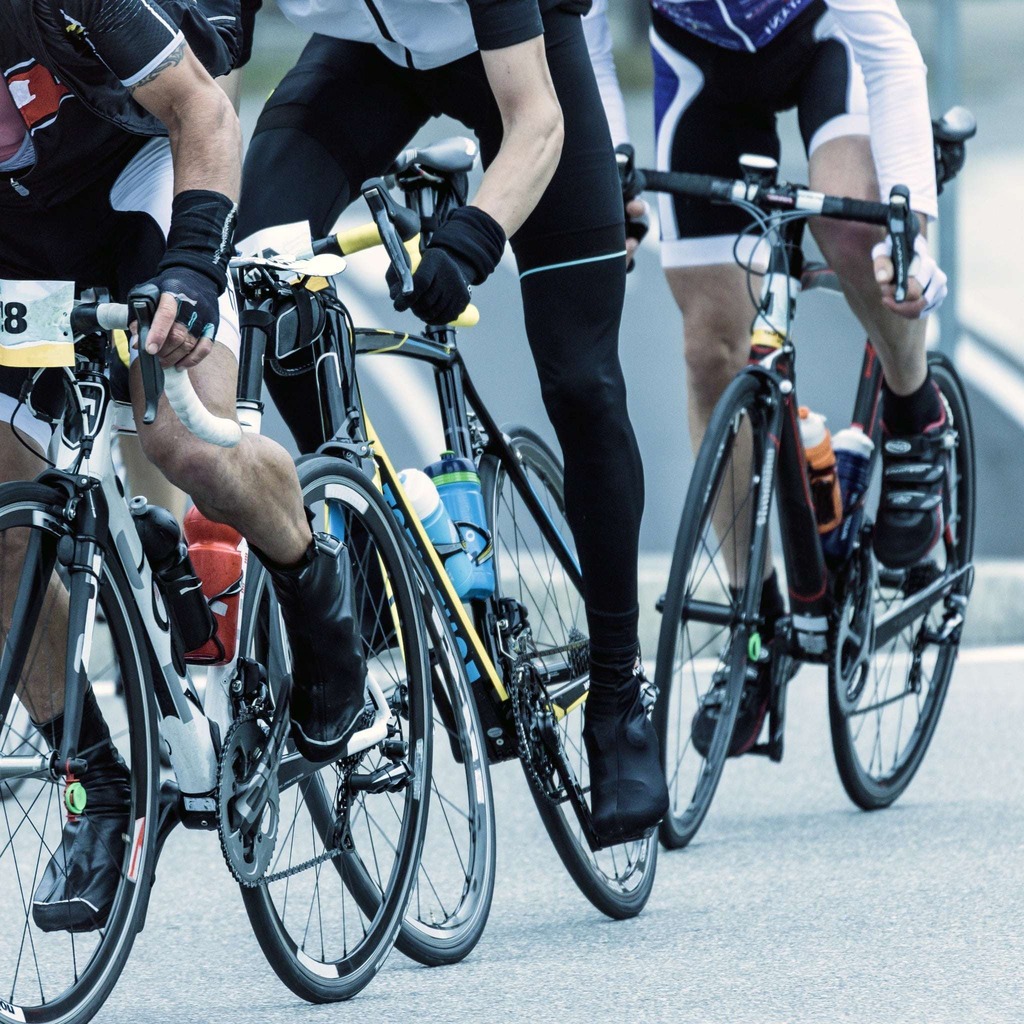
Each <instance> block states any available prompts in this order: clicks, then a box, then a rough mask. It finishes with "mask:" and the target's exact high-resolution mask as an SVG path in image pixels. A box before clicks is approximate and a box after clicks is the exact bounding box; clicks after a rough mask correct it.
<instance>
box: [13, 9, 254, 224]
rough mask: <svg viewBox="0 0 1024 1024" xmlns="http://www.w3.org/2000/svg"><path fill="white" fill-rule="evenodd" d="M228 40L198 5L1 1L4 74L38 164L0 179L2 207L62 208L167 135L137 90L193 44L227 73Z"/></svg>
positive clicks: (213, 68) (211, 65)
mask: <svg viewBox="0 0 1024 1024" xmlns="http://www.w3.org/2000/svg"><path fill="white" fill-rule="evenodd" d="M204 3H205V0H204ZM228 3H229V5H230V6H229V8H228V9H229V10H233V11H235V12H236V13H237V11H238V4H237V0H228ZM197 29H198V31H197ZM220 39H221V35H220V34H219V28H217V27H214V26H212V25H211V24H210V22H209V21H208V20H207V19H206V17H205V15H203V13H202V12H201V11H200V10H199V9H198V8H197V7H196V6H195V4H192V3H190V0H170V2H168V0H161V2H157V0H0V74H2V75H3V76H4V79H5V81H6V82H7V87H8V88H9V89H10V92H11V96H12V97H13V98H14V102H15V104H16V105H17V107H18V109H19V111H20V113H21V117H22V119H23V120H24V122H25V127H26V130H27V131H28V132H29V133H30V136H31V139H32V144H33V148H34V150H35V158H36V159H35V164H34V165H33V166H32V167H31V168H30V169H27V170H24V171H19V172H17V173H15V174H14V175H13V176H11V175H4V176H3V178H0V205H3V206H10V205H12V204H19V203H24V202H34V203H38V204H41V205H44V206H49V205H53V204H54V203H58V202H61V201H63V200H65V199H68V198H69V197H71V196H72V195H74V194H75V193H76V192H77V191H79V190H81V189H83V188H85V187H87V186H88V185H90V184H91V183H92V182H94V181H96V180H97V179H98V178H100V177H101V176H102V175H103V174H105V173H106V172H107V171H109V170H110V168H111V167H114V166H120V165H123V164H124V163H126V162H127V161H128V160H129V159H130V158H131V156H132V155H133V154H134V153H135V152H136V151H137V150H138V149H139V148H140V146H141V145H142V144H143V143H144V142H145V141H146V139H147V138H150V137H152V136H156V135H164V134H166V130H165V128H164V127H163V125H161V124H160V122H159V121H157V120H156V119H155V118H153V117H152V116H150V115H149V114H147V113H146V112H145V111H144V110H143V109H142V108H141V107H140V106H139V105H138V104H137V103H135V101H134V100H133V99H132V98H131V93H130V89H131V88H132V87H133V86H135V85H138V84H139V82H141V81H142V80H143V79H144V78H145V77H146V76H147V75H149V74H151V73H152V72H153V70H155V69H156V68H157V67H159V66H160V64H161V63H163V62H164V61H165V60H167V58H168V56H169V55H170V54H172V53H173V52H174V51H175V50H176V49H177V48H178V47H179V46H181V45H182V44H183V43H184V42H186V40H187V42H188V43H189V45H191V46H192V47H193V49H195V50H196V52H197V56H199V57H200V59H201V60H203V63H204V64H206V66H207V67H208V69H210V70H211V72H213V73H221V74H222V73H224V72H225V71H227V70H228V69H229V67H230V66H231V62H232V57H233V54H231V53H230V52H229V49H228V48H227V47H221V46H220V45H219V40H220Z"/></svg>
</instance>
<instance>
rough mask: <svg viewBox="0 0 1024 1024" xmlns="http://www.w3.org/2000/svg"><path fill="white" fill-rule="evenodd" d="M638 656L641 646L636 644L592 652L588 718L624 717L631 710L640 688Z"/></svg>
mask: <svg viewBox="0 0 1024 1024" xmlns="http://www.w3.org/2000/svg"><path fill="white" fill-rule="evenodd" d="M638 654H639V646H638V645H637V644H635V643H633V644H630V645H629V646H628V647H620V648H619V649H618V650H603V651H600V652H598V653H596V654H595V652H594V651H593V650H591V652H590V695H589V696H588V697H587V712H588V715H589V714H592V713H594V712H597V713H598V714H600V713H605V714H621V713H622V712H624V711H628V710H629V708H630V706H631V705H632V704H633V702H634V700H635V699H636V691H637V686H639V680H638V679H637V676H636V673H635V672H634V669H635V668H636V661H637V656H638Z"/></svg>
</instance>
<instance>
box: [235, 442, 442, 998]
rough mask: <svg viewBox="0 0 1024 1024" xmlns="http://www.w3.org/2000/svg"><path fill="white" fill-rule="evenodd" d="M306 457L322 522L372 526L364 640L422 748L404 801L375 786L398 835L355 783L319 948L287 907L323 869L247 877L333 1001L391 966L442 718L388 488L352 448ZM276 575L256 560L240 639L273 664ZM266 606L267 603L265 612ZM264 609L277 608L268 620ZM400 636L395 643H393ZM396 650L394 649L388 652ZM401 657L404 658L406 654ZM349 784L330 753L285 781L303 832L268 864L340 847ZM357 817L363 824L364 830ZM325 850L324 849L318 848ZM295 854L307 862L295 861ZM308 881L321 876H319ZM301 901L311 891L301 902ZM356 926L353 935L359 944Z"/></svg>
mask: <svg viewBox="0 0 1024 1024" xmlns="http://www.w3.org/2000/svg"><path fill="white" fill-rule="evenodd" d="M297 469H298V474H299V482H300V484H301V486H302V493H303V500H304V502H305V504H306V505H308V506H317V507H320V508H321V510H323V511H324V513H325V515H329V517H330V520H331V521H330V523H329V524H320V525H319V526H318V527H317V528H323V527H324V526H328V527H329V532H334V533H335V534H336V535H338V534H340V533H341V532H342V528H341V524H342V523H344V527H343V529H344V532H345V536H346V538H347V539H348V541H351V538H352V536H353V535H354V534H355V532H356V531H359V530H363V531H365V536H366V538H368V539H367V540H366V541H365V542H364V544H363V547H362V548H361V549H360V550H359V551H358V552H357V551H356V550H355V547H354V545H353V543H351V542H350V543H348V544H347V548H346V552H347V555H348V557H350V558H352V559H353V562H354V563H355V564H354V572H353V583H354V587H355V593H356V600H357V607H359V608H360V611H361V614H362V615H363V627H364V629H363V636H364V643H365V645H366V650H367V656H368V664H369V665H370V666H371V667H370V668H369V669H368V671H372V672H374V673H376V674H379V675H381V676H382V677H385V676H386V677H387V678H382V680H381V685H382V688H383V689H384V690H385V693H386V695H387V696H388V699H389V703H390V704H391V706H392V711H393V714H394V716H395V719H394V720H395V721H397V722H399V723H400V726H401V738H402V739H403V740H404V742H405V743H406V744H407V745H408V752H407V755H406V757H407V759H408V758H411V759H412V777H411V779H410V780H409V781H408V783H407V784H406V785H405V787H404V788H403V789H402V790H401V791H399V796H400V797H401V801H400V806H399V807H396V806H395V803H394V802H393V801H391V795H390V794H389V793H385V794H374V798H375V799H376V798H380V802H379V803H378V804H375V808H376V807H379V808H382V809H384V808H389V809H390V810H392V811H394V813H395V815H396V816H397V817H398V825H397V826H396V829H397V831H396V833H395V837H394V839H393V840H391V839H390V837H388V836H387V835H386V834H385V830H384V828H383V826H382V825H381V824H380V823H379V822H378V821H377V819H376V818H375V817H374V815H371V813H370V810H369V808H368V807H367V802H368V800H369V799H370V796H369V795H368V794H358V795H356V796H355V797H353V796H352V795H351V794H348V796H347V797H345V799H351V801H352V804H353V810H352V811H351V812H350V814H349V818H348V821H349V827H350V829H351V830H352V831H353V835H352V847H351V849H350V850H349V852H347V853H344V854H342V855H339V856H335V857H332V858H330V859H329V860H327V861H326V862H325V861H321V863H322V864H324V865H325V866H324V868H323V869H318V870H317V872H316V875H315V878H313V881H312V883H311V884H312V885H313V887H314V888H313V892H312V895H311V896H310V899H309V913H308V914H307V917H308V916H309V914H312V913H313V911H312V908H313V907H314V904H315V906H316V912H315V915H313V916H317V917H319V919H320V924H319V941H320V949H319V952H317V950H316V948H315V946H316V937H317V936H316V934H315V927H316V926H314V934H313V936H312V939H310V936H309V934H308V931H309V926H308V921H307V924H306V931H304V932H303V931H302V922H303V917H302V913H301V912H300V913H299V915H298V918H296V917H295V916H294V915H293V916H292V918H288V916H287V915H288V910H289V906H288V903H289V900H291V902H292V906H293V907H294V905H295V902H296V900H299V901H301V900H302V899H303V897H302V896H301V895H299V896H296V895H295V892H296V891H300V890H299V889H298V887H299V883H298V882H295V881H294V880H295V879H298V878H302V877H304V876H309V875H310V870H312V869H309V870H305V871H299V873H296V874H293V875H292V876H291V877H289V878H284V879H282V881H281V882H272V883H271V884H269V885H261V886H257V887H253V888H250V887H245V886H243V887H242V900H243V903H244V904H245V909H246V912H247V914H248V916H249V921H250V923H251V925H252V928H253V931H254V933H255V935H256V939H257V941H258V942H259V944H260V947H261V949H262V950H263V952H264V954H265V955H266V957H267V960H268V962H269V963H270V965H271V966H272V968H273V969H274V971H275V972H276V974H277V975H278V977H279V978H280V979H281V981H282V982H284V984H285V985H286V986H287V987H288V988H289V989H291V991H292V992H294V993H295V994H296V995H298V996H300V997H301V998H303V999H305V1000H306V1001H308V1002H312V1003H325V1002H335V1001H340V1000H345V999H350V998H352V997H353V996H355V995H356V994H357V993H359V992H360V991H362V989H363V988H365V987H366V985H368V984H369V983H370V981H372V980H373V978H374V976H375V975H376V974H377V972H378V971H379V970H380V968H381V967H382V966H383V964H384V962H385V960H386V959H387V957H388V955H389V954H390V952H391V949H392V947H393V946H394V943H395V939H396V938H397V936H398V932H399V929H400V928H401V925H402V920H403V917H404V914H405V910H406V906H407V903H408V899H409V894H410V892H411V890H412V886H413V883H414V881H415V877H416V873H417V870H418V866H419V859H420V853H421V850H422V846H423V840H424V835H425V830H426V826H427V812H428V805H429V787H424V786H423V785H422V780H423V777H424V776H425V775H429V772H430V770H431V747H432V729H431V728H429V725H428V723H429V722H430V716H431V686H430V673H429V668H428V663H427V652H426V646H425V643H424V626H423V622H422V615H421V612H420V608H419V597H418V594H417V593H416V591H415V590H414V586H413V581H412V577H411V575H410V570H409V566H408V563H407V556H406V551H405V548H404V545H403V543H402V540H401V535H400V532H399V527H398V524H397V522H396V520H395V517H394V515H393V513H392V512H391V510H390V508H389V507H388V505H387V503H386V502H385V501H384V498H383V497H382V495H381V493H380V492H379V491H378V490H377V489H376V488H375V487H374V486H373V485H372V483H371V482H370V480H368V479H367V477H366V476H365V475H364V474H363V473H361V472H360V471H359V470H357V469H355V468H354V467H353V466H351V465H350V464H348V463H347V462H345V461H344V460H341V459H336V458H331V457H327V456H312V457H309V458H306V459H303V460H302V461H301V462H300V463H299V465H298V466H297ZM327 502H330V503H332V504H331V505H330V511H329V512H327V511H326V510H327V508H328V506H327ZM371 545H372V546H371ZM376 559H379V560H380V561H379V562H377V561H376ZM374 566H382V567H383V568H382V570H381V571H382V572H386V578H387V581H388V588H386V590H384V591H380V592H376V591H374V592H372V593H371V590H372V589H373V588H372V587H371V586H370V585H369V582H368V581H369V579H370V576H369V573H371V572H372V571H375V570H373V567H374ZM382 578H383V576H382ZM267 582H268V577H267V574H266V572H265V570H264V569H263V567H262V566H260V565H259V563H258V562H257V561H256V560H255V559H254V558H253V559H251V560H250V563H249V570H248V571H247V580H246V588H247V591H248V593H247V594H246V598H245V605H244V608H243V627H242V633H241V638H240V642H241V644H242V646H241V648H240V649H241V650H242V651H243V652H250V653H251V652H253V651H256V652H257V653H260V654H262V655H263V656H264V657H265V659H266V662H268V663H269V668H270V671H271V672H272V673H273V672H275V671H278V672H279V671H283V669H284V668H286V667H287V664H286V658H287V655H286V651H287V648H286V646H285V640H284V638H283V631H282V630H281V627H280V619H279V616H278V614H277V613H276V601H275V599H273V598H272V597H271V596H270V590H269V588H268V586H267ZM261 609H262V610H265V611H263V612H261ZM392 609H393V610H392ZM261 614H265V615H266V620H265V624H266V628H265V629H264V630H263V632H261V622H260V616H261ZM367 616H369V619H368V618H367ZM396 624H397V628H396ZM275 630H277V632H276V634H275ZM370 631H372V636H371V633H370ZM385 634H386V635H385ZM261 636H262V637H263V639H262V640H261ZM261 643H264V644H265V649H263V650H260V649H259V647H260V644H261ZM391 643H394V644H395V645H396V646H394V647H392V646H390V644H391ZM382 645H387V646H382ZM385 658H387V659H388V661H387V662H386V663H385ZM398 659H400V660H401V664H400V665H398ZM270 682H271V686H272V688H275V689H276V684H277V683H278V682H279V679H275V678H273V676H271V679H270ZM289 749H290V745H289ZM382 749H383V747H382V746H381V745H379V746H378V747H374V748H371V750H370V751H368V752H366V753H365V754H364V755H361V756H362V757H363V758H364V759H369V762H370V763H369V764H368V765H367V767H371V768H375V767H376V766H379V765H382V764H386V763H388V762H387V761H386V760H385V759H384V757H383V755H382V754H381V753H380V751H381V750H382ZM360 767H362V762H361V764H360ZM332 784H333V786H334V790H333V793H332V792H331V785H332ZM341 788H342V782H341V775H340V772H339V769H338V767H337V765H328V766H326V767H325V768H324V769H322V770H321V771H319V772H318V773H316V774H314V775H313V776H311V777H309V778H308V779H306V780H305V781H304V782H303V783H302V784H300V785H299V786H292V787H291V792H292V793H293V799H292V798H289V797H288V796H287V794H288V792H289V791H288V790H282V799H281V815H280V817H281V824H282V826H283V825H284V823H285V820H286V818H287V817H288V814H287V812H286V804H287V802H288V801H289V800H291V801H292V802H293V804H294V816H293V819H292V820H293V824H292V826H291V829H290V834H291V836H292V839H291V845H289V840H288V837H287V835H286V837H285V841H284V842H282V838H281V837H280V836H279V837H278V841H277V847H276V848H275V853H274V857H275V860H274V862H273V863H272V864H271V867H270V868H269V871H270V872H271V873H278V872H281V871H282V870H288V869H289V865H283V864H282V862H281V858H282V857H284V856H285V849H286V848H287V856H288V857H289V858H290V861H289V863H290V865H291V867H294V868H296V870H298V869H299V868H300V867H301V865H303V864H305V863H306V861H307V860H308V859H311V858H308V857H307V856H306V854H308V853H309V852H310V851H312V852H313V856H314V857H318V856H322V855H325V854H326V853H327V852H328V851H329V850H333V849H336V848H337V847H335V846H333V845H332V846H330V847H328V845H327V844H328V843H329V842H332V843H333V842H335V841H336V840H335V839H334V836H335V807H336V801H337V800H338V799H339V797H340V794H341ZM376 813H377V812H376V810H375V812H374V814H376ZM300 815H304V816H306V817H308V819H309V828H308V831H309V833H310V838H309V843H310V846H309V847H305V846H303V847H300V850H299V851H298V852H296V850H295V841H294V837H295V836H296V835H298V834H299V833H300V832H302V833H303V834H304V833H305V832H306V831H307V829H306V827H305V825H304V824H303V825H302V826H297V825H296V822H298V821H299V817H300ZM360 816H362V817H363V818H364V819H365V821H364V824H363V825H360ZM389 820H390V819H389ZM375 828H376V829H378V831H380V832H381V833H382V834H385V840H387V842H382V843H381V844H380V845H382V846H388V848H389V849H390V851H391V855H390V869H389V868H388V866H387V863H385V866H384V868H383V870H382V869H381V867H380V859H381V858H383V857H385V855H386V851H385V850H381V849H378V843H377V842H376V841H375V840H374V829H375ZM357 829H358V830H360V831H359V832H358V833H357V832H356V831H355V830H357ZM304 841H305V840H303V842H304ZM318 850H319V853H317V852H316V851H318ZM278 851H280V852H278ZM291 860H294V861H295V862H297V863H295V864H291ZM327 865H333V866H334V870H333V871H328V870H326V866H327ZM374 872H376V880H375V879H374ZM321 879H323V880H324V884H325V887H326V886H327V885H333V886H335V887H337V889H336V891H337V892H338V893H339V894H340V899H337V898H333V899H325V898H324V897H323V896H322V895H321V893H320V882H321ZM282 884H284V885H285V886H286V888H285V889H284V890H283V891H284V896H283V898H281V900H280V906H279V905H278V903H277V902H275V900H276V899H278V894H279V893H281V892H282V890H281V889H280V888H277V887H279V886H280V885H282ZM305 884H306V885H309V884H310V882H309V879H308V878H307V880H306V883H305ZM374 890H376V896H375V897H373V898H369V897H368V895H367V894H368V893H369V892H372V891H374ZM301 907H302V904H301V902H300V911H301ZM328 915H330V916H332V918H333V921H329V922H328V926H327V928H326V934H325V927H324V917H325V916H328ZM353 918H354V920H353ZM296 920H298V922H299V923H298V925H297V926H296V927H297V928H298V931H299V932H300V933H301V934H299V935H296V934H293V931H292V924H291V923H290V922H294V921H296ZM339 925H340V933H339ZM350 934H351V935H352V936H354V939H353V942H354V944H353V946H352V947H351V948H350V947H349V940H350ZM328 942H333V943H335V944H339V943H340V946H338V948H339V951H340V955H335V954H334V952H333V951H332V952H328V950H327V943H328ZM307 947H308V948H307Z"/></svg>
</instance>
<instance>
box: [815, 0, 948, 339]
mask: <svg viewBox="0 0 1024 1024" xmlns="http://www.w3.org/2000/svg"><path fill="white" fill-rule="evenodd" d="M826 3H827V4H828V6H829V8H830V10H831V11H832V14H833V15H834V17H835V19H836V21H837V22H838V24H839V26H840V28H842V30H843V32H844V33H845V34H846V36H847V38H848V39H849V40H850V44H851V46H852V47H853V53H854V57H855V59H856V61H857V63H858V64H859V65H860V67H861V70H862V71H863V72H864V80H865V83H866V84H867V92H868V116H869V118H870V121H871V152H872V156H873V157H874V163H875V170H876V172H877V174H878V184H879V189H880V192H881V195H882V198H883V199H884V198H885V197H887V196H888V195H889V192H890V190H891V189H892V187H893V185H899V184H902V185H906V186H907V187H908V188H909V189H910V201H911V204H912V205H913V207H914V209H915V210H916V211H917V212H918V213H919V214H921V217H920V218H919V220H920V231H921V235H922V237H921V238H919V239H918V241H917V255H916V257H915V260H914V262H913V263H912V264H911V273H912V275H913V277H912V278H911V282H910V292H909V295H908V297H907V301H905V302H901V303H898V302H896V300H895V297H894V296H895V286H894V283H893V282H894V279H895V269H894V267H893V263H892V260H891V259H890V258H889V256H888V255H887V248H886V246H884V245H881V246H878V247H876V250H875V252H874V253H873V256H874V257H875V258H874V266H875V277H876V279H877V281H878V284H879V287H880V289H881V292H882V302H883V304H884V305H885V306H886V307H887V308H888V309H890V310H891V311H892V312H894V313H898V314H900V315H901V316H904V317H907V318H908V319H916V318H917V317H919V316H921V315H923V314H924V313H926V312H927V311H928V310H929V309H932V308H936V307H937V305H938V304H939V303H941V301H942V297H943V296H944V295H945V280H946V278H945V274H943V273H942V270H941V269H940V268H939V266H938V265H937V264H936V263H935V261H934V259H933V257H932V256H931V254H930V252H929V250H928V244H927V241H926V240H925V237H924V236H926V235H927V228H928V221H929V220H933V219H934V218H935V217H936V215H937V214H938V190H937V188H936V183H935V155H934V148H933V146H934V143H933V140H932V124H931V115H930V113H929V109H928V88H927V81H926V77H927V68H926V67H925V63H924V60H923V59H922V57H921V51H920V49H919V48H918V46H917V43H916V42H915V41H914V37H913V35H912V34H911V31H910V26H909V25H908V24H907V23H906V21H905V20H904V18H903V16H902V15H901V14H900V11H899V8H898V7H897V5H896V2H895V0H826Z"/></svg>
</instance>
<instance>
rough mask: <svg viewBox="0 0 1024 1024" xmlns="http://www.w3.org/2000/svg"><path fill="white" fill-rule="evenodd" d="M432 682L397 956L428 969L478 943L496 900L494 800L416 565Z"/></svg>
mask: <svg viewBox="0 0 1024 1024" xmlns="http://www.w3.org/2000/svg"><path fill="white" fill-rule="evenodd" d="M416 576H417V583H418V585H419V588H420V592H421V596H422V599H423V606H424V619H425V624H426V627H427V638H428V641H429V643H430V666H431V671H432V675H433V697H434V713H433V718H434V750H433V764H432V770H431V773H430V813H429V815H428V818H427V835H426V839H425V841H424V843H423V852H422V854H421V856H420V867H419V871H418V872H417V874H416V882H415V884H414V886H413V891H412V895H411V897H410V899H409V907H408V909H407V910H406V914H405V920H404V921H403V922H402V930H401V932H400V933H399V936H398V942H397V946H398V949H399V950H400V951H401V952H402V953H404V954H405V955H406V956H408V957H410V958H411V959H413V960H415V961H417V962H418V963H421V964H424V965H425V966H427V967H439V966H443V965H446V964H454V963H458V962H459V961H460V960H462V959H464V958H465V957H466V956H467V955H468V954H469V953H470V952H471V951H472V949H473V948H474V947H475V946H476V944H477V943H478V942H479V941H480V936H481V935H483V931H484V927H485V926H486V924H487V917H488V915H489V914H490V910H491V901H492V899H493V897H494V877H495V859H496V852H497V839H496V836H495V821H494V796H493V792H492V790H491V773H490V767H489V765H488V763H487V748H486V746H485V744H484V736H483V728H482V726H481V725H480V718H479V715H478V713H477V708H476V699H475V698H474V696H473V689H472V684H471V683H470V681H469V679H468V678H467V676H466V666H465V662H464V661H463V659H462V658H461V657H460V655H459V652H458V649H457V647H456V645H455V638H454V636H453V635H452V632H451V629H450V628H449V626H448V620H447V615H446V612H445V609H444V606H443V605H442V604H441V602H440V599H439V598H438V595H437V592H436V590H435V589H434V585H433V583H432V582H431V581H430V580H429V578H427V574H426V570H425V569H424V568H423V567H422V566H421V565H417V573H416Z"/></svg>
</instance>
